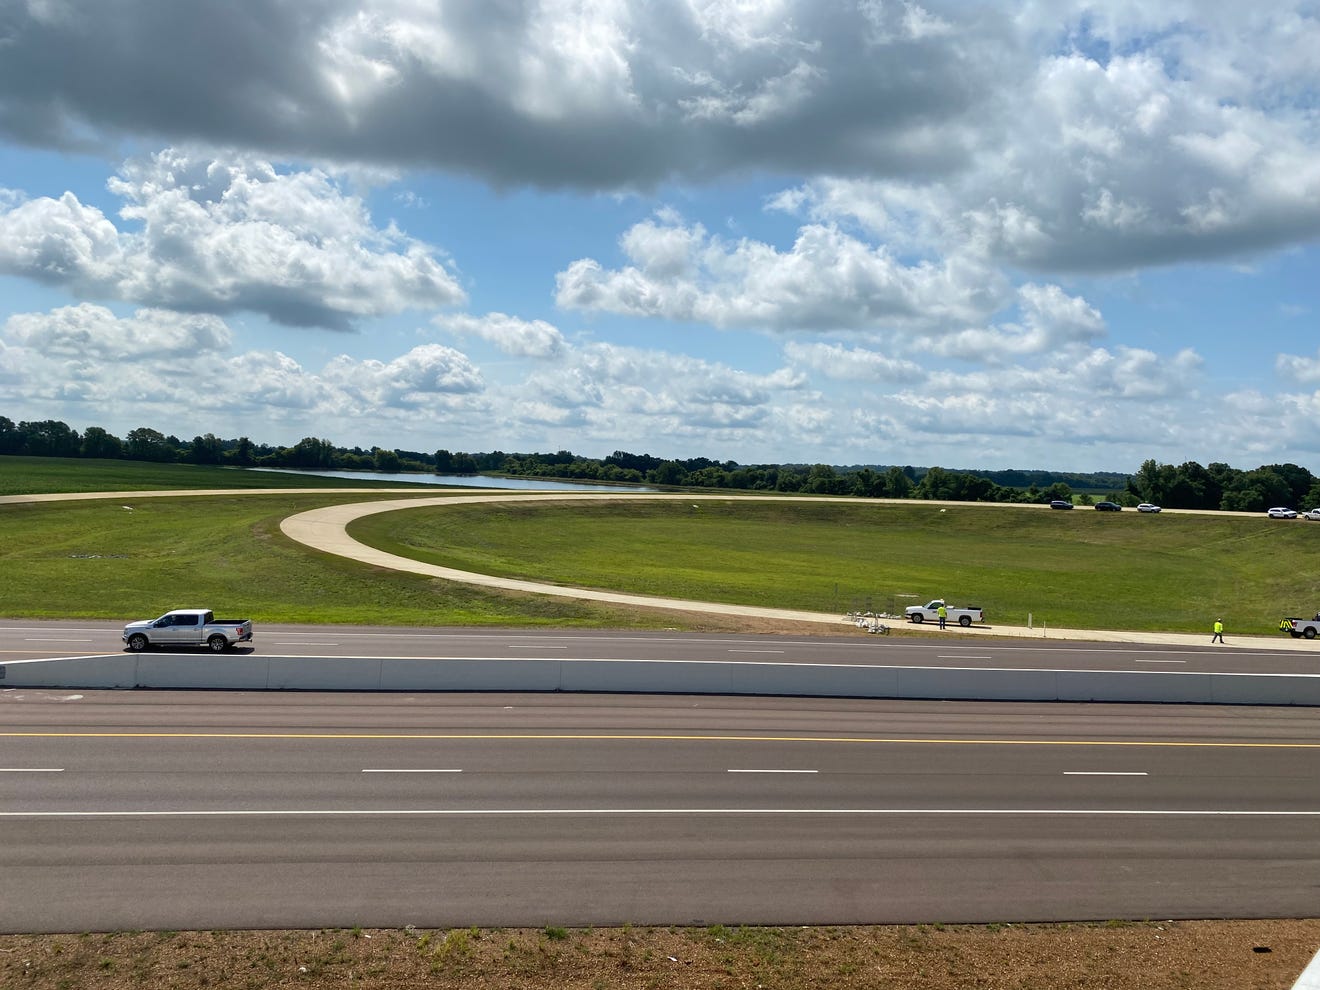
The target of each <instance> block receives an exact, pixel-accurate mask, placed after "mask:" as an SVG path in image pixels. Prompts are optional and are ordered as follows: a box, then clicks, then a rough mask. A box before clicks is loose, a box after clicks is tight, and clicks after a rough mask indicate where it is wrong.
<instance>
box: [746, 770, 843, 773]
mask: <svg viewBox="0 0 1320 990" xmlns="http://www.w3.org/2000/svg"><path fill="white" fill-rule="evenodd" d="M725 773H820V771H819V770H726V771H725Z"/></svg>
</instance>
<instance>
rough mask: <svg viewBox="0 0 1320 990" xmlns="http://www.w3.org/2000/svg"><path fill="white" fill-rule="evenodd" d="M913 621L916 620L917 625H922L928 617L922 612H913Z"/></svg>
mask: <svg viewBox="0 0 1320 990" xmlns="http://www.w3.org/2000/svg"><path fill="white" fill-rule="evenodd" d="M912 621H913V622H915V623H916V624H917V625H921V624H922V623H923V622H925V621H926V617H925V616H924V615H922V614H921V613H920V612H913V613H912Z"/></svg>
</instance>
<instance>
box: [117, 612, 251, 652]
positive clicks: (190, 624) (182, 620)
mask: <svg viewBox="0 0 1320 990" xmlns="http://www.w3.org/2000/svg"><path fill="white" fill-rule="evenodd" d="M122 638H123V640H124V642H125V643H126V644H128V648H129V649H130V650H132V651H134V652H135V653H138V652H141V651H142V650H145V649H146V648H147V647H149V646H205V647H206V648H207V649H208V650H210V651H211V652H212V653H223V652H224V651H225V650H227V649H229V648H230V647H232V646H234V645H235V644H237V643H247V642H250V641H251V639H252V620H251V619H217V618H216V617H215V616H214V614H212V612H211V610H210V609H205V608H180V609H175V610H174V611H173V612H166V613H165V614H164V615H162V616H161V617H160V618H159V619H144V620H142V621H141V622H130V623H129V624H128V625H126V626H124V635H123V637H122Z"/></svg>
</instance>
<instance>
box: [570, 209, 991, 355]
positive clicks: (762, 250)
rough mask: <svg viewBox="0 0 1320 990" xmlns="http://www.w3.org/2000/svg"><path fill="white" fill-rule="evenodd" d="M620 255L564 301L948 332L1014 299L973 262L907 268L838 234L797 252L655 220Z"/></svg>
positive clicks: (577, 305)
mask: <svg viewBox="0 0 1320 990" xmlns="http://www.w3.org/2000/svg"><path fill="white" fill-rule="evenodd" d="M620 246H621V247H622V249H623V251H624V253H625V254H626V255H628V257H629V259H630V260H631V261H632V262H633V264H631V265H628V266H626V267H624V268H622V269H618V270H615V271H609V270H606V269H605V268H603V267H602V266H601V265H600V263H599V262H597V261H595V260H594V259H590V258H584V259H581V260H578V261H575V262H573V263H572V264H571V265H569V266H568V268H567V269H566V270H565V271H563V272H561V273H560V274H559V275H558V276H556V285H557V293H556V297H555V298H556V302H557V303H558V304H559V305H560V306H562V307H566V308H571V309H582V310H597V311H602V312H610V313H621V314H627V315H631V316H646V317H657V318H664V319H671V320H684V321H694V322H700V323H708V324H710V325H712V326H716V327H725V328H730V327H752V328H764V329H768V330H783V331H786V330H803V329H810V330H879V329H887V328H893V327H912V328H939V327H946V326H949V325H951V324H962V323H968V322H978V321H980V320H982V319H984V318H985V317H987V316H988V315H989V314H990V313H992V312H994V311H995V310H996V309H998V308H999V306H1000V305H1001V303H1002V300H1003V292H1004V286H1003V280H1002V278H1001V277H999V276H998V275H996V273H994V272H992V271H990V270H988V269H986V268H984V267H983V266H980V265H978V264H975V263H973V262H971V261H969V260H968V259H966V258H961V257H957V256H953V257H950V258H946V259H945V260H944V261H943V262H942V263H939V264H936V263H931V262H918V263H916V264H904V263H903V262H901V261H899V260H898V259H896V258H895V257H893V256H892V255H891V254H890V252H889V251H888V250H887V249H886V248H884V247H883V246H878V247H877V246H871V245H868V244H866V243H864V242H862V241H860V240H858V239H857V238H855V237H852V236H850V235H849V234H847V233H845V232H844V231H842V230H840V229H839V228H838V227H834V226H829V225H821V224H809V225H807V226H805V227H803V228H801V229H800V230H799V231H798V236H797V239H796V241H795V242H794V244H793V246H792V249H791V250H789V251H787V252H781V251H778V250H777V249H776V248H775V247H774V246H772V245H770V244H766V243H764V242H760V241H753V240H750V239H743V240H740V241H737V242H733V243H729V242H725V241H723V240H721V239H720V238H718V237H714V236H711V235H709V234H707V233H706V231H705V230H704V229H702V228H701V227H699V226H697V227H682V226H676V225H675V224H674V223H662V224H656V223H653V222H649V221H648V222H645V223H642V224H639V225H636V226H634V227H633V228H631V229H630V230H629V231H628V232H627V233H626V234H625V235H624V236H623V238H622V239H621V245H620Z"/></svg>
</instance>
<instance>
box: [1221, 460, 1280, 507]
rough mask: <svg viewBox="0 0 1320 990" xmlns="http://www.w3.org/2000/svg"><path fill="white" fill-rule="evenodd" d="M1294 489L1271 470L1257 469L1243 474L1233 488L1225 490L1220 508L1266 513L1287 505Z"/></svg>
mask: <svg viewBox="0 0 1320 990" xmlns="http://www.w3.org/2000/svg"><path fill="white" fill-rule="evenodd" d="M1291 498H1292V487H1291V486H1290V485H1289V484H1288V482H1287V481H1285V480H1284V479H1283V478H1281V477H1280V476H1279V475H1277V474H1275V473H1274V471H1272V470H1270V469H1269V468H1257V469H1256V470H1254V471H1247V472H1246V473H1245V474H1242V475H1241V476H1240V477H1239V478H1238V479H1236V482H1235V484H1234V486H1233V487H1232V488H1229V489H1227V490H1225V492H1224V497H1223V499H1222V501H1221V503H1220V508H1223V509H1227V510H1229V511H1232V512H1264V511H1265V510H1266V509H1268V508H1270V507H1271V506H1275V505H1287V504H1288V503H1289V501H1290V500H1291Z"/></svg>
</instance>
